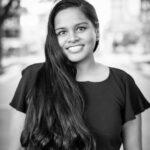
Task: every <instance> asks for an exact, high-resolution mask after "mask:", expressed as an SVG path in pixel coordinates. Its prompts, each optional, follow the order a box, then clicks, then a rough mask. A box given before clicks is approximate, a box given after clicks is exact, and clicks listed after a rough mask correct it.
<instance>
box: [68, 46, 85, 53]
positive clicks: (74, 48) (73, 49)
mask: <svg viewBox="0 0 150 150" xmlns="http://www.w3.org/2000/svg"><path fill="white" fill-rule="evenodd" d="M67 49H68V51H69V52H71V53H78V52H80V51H81V50H82V49H83V45H77V46H71V47H69V48H67Z"/></svg>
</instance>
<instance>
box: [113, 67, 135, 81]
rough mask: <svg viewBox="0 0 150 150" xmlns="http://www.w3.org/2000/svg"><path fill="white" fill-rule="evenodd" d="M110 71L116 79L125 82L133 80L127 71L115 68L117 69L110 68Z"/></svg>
mask: <svg viewBox="0 0 150 150" xmlns="http://www.w3.org/2000/svg"><path fill="white" fill-rule="evenodd" d="M110 70H111V73H112V74H113V75H114V76H115V77H117V78H119V79H121V80H123V81H128V80H133V77H132V76H131V75H130V74H129V73H128V72H127V71H125V70H122V69H119V68H115V67H110Z"/></svg>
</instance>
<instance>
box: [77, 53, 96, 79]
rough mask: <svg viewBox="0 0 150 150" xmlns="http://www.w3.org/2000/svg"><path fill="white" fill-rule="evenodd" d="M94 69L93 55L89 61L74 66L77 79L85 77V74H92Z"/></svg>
mask: <svg viewBox="0 0 150 150" xmlns="http://www.w3.org/2000/svg"><path fill="white" fill-rule="evenodd" d="M95 67H96V62H95V59H94V56H93V55H92V56H91V57H90V58H89V59H86V60H84V61H81V62H78V63H77V64H76V68H77V78H78V77H79V76H80V75H86V74H87V73H90V72H92V71H93V70H94V69H95Z"/></svg>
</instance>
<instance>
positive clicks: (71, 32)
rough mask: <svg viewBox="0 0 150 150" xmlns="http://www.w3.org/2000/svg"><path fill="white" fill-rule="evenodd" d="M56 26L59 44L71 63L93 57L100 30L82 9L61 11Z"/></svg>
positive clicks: (57, 16)
mask: <svg viewBox="0 0 150 150" xmlns="http://www.w3.org/2000/svg"><path fill="white" fill-rule="evenodd" d="M62 16H63V17H62ZM68 20H69V22H68ZM54 25H55V30H56V34H57V38H58V43H59V45H60V47H61V48H62V50H63V52H64V53H65V54H66V56H67V58H68V59H69V60H70V61H72V62H78V61H82V60H86V58H88V59H89V58H90V57H93V49H94V47H95V44H96V40H98V38H97V37H98V34H99V32H98V28H97V27H95V26H94V24H93V23H92V22H91V21H90V20H89V19H88V18H87V17H86V16H85V15H84V14H83V13H82V11H81V9H80V8H74V7H73V8H67V9H65V10H62V11H60V12H59V13H58V14H57V15H56V17H55V20H54ZM90 55H91V56H90ZM90 59H91V58H90ZM86 61H88V60H86Z"/></svg>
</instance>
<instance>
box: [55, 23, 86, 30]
mask: <svg viewBox="0 0 150 150" xmlns="http://www.w3.org/2000/svg"><path fill="white" fill-rule="evenodd" d="M83 24H85V25H88V23H87V22H81V23H78V24H76V25H75V26H79V25H83ZM62 29H65V27H60V28H56V29H55V30H62Z"/></svg>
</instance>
